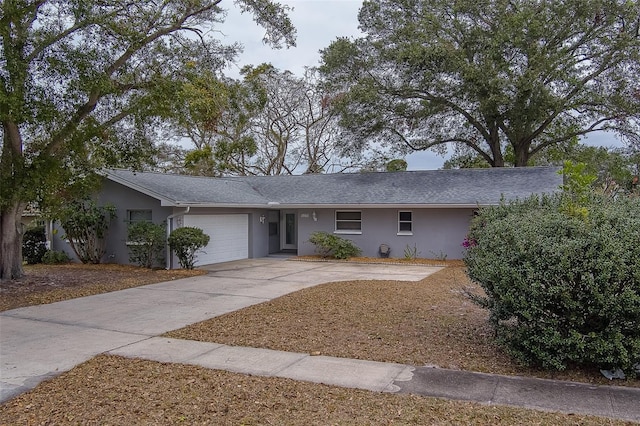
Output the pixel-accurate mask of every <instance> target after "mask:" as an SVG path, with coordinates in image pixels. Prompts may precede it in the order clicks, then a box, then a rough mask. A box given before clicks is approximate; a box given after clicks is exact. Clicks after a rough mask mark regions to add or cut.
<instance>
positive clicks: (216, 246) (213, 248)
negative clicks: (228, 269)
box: [184, 214, 249, 266]
mask: <svg viewBox="0 0 640 426" xmlns="http://www.w3.org/2000/svg"><path fill="white" fill-rule="evenodd" d="M184 226H192V227H196V228H200V229H202V230H203V231H204V233H205V234H207V235H209V237H210V240H209V244H208V245H207V246H206V247H205V248H204V249H202V251H201V252H198V253H197V259H196V266H200V265H209V264H211V263H220V262H229V261H232V260H240V259H247V258H248V257H249V215H248V214H220V215H187V216H185V217H184Z"/></svg>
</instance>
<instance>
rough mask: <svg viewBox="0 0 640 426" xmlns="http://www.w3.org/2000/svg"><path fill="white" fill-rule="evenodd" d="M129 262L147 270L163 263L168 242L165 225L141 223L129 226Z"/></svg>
mask: <svg viewBox="0 0 640 426" xmlns="http://www.w3.org/2000/svg"><path fill="white" fill-rule="evenodd" d="M127 232H128V236H127V247H128V248H129V261H130V262H132V263H135V264H138V265H140V266H142V267H145V268H152V267H153V265H154V264H155V263H158V262H161V261H162V258H163V256H162V254H163V250H164V248H165V243H166V241H167V237H166V228H165V225H164V224H161V225H160V224H156V223H153V222H147V221H141V222H133V223H130V224H129V225H128V226H127Z"/></svg>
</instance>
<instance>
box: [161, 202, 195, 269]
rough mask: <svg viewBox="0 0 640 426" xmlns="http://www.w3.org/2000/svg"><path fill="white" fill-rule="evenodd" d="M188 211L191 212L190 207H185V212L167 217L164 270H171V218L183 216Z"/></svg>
mask: <svg viewBox="0 0 640 426" xmlns="http://www.w3.org/2000/svg"><path fill="white" fill-rule="evenodd" d="M189 210H191V206H187V208H186V210H185V211H183V212H179V213H173V214H170V215H169V216H167V260H166V269H171V260H172V258H173V256H172V253H171V247H169V235H170V234H171V228H172V226H171V225H172V224H173V218H174V217H177V216H184V215H185V214H187V213H189Z"/></svg>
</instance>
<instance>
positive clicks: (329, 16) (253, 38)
mask: <svg viewBox="0 0 640 426" xmlns="http://www.w3.org/2000/svg"><path fill="white" fill-rule="evenodd" d="M225 3H226V5H225ZM279 3H281V4H285V5H288V6H290V7H291V8H292V9H293V10H291V11H290V12H289V17H290V19H291V22H292V23H293V25H294V26H295V28H296V30H297V38H296V47H292V48H289V49H284V48H283V49H280V50H274V49H273V48H271V47H270V46H268V45H265V44H263V43H262V37H263V35H264V29H262V28H261V27H259V26H258V25H257V24H255V23H254V22H253V20H252V16H251V14H249V13H245V14H242V13H240V10H239V9H238V8H237V7H236V6H235V5H234V4H233V2H231V1H228V2H223V3H222V6H223V7H226V8H227V9H228V15H227V19H226V20H225V22H224V24H223V25H222V26H221V27H220V28H221V33H220V35H219V37H220V39H221V40H222V41H223V42H225V43H228V44H231V43H234V42H240V43H241V44H242V45H243V46H244V51H243V53H241V54H240V55H239V56H238V61H237V63H236V64H235V65H234V66H232V67H231V68H229V69H228V70H227V72H226V74H227V75H229V76H230V77H235V78H238V77H239V70H240V69H241V68H242V67H243V66H244V65H258V64H260V63H263V62H268V63H271V64H273V65H274V66H275V67H276V68H278V69H280V70H283V71H284V70H289V71H291V72H293V73H294V74H296V75H299V76H301V75H302V73H303V72H304V68H305V67H306V66H316V65H318V64H319V61H320V53H319V51H320V50H321V49H324V48H326V47H328V46H329V45H330V44H331V42H332V41H333V40H335V39H336V38H337V37H350V38H353V37H360V36H362V33H361V32H360V30H359V29H358V11H359V10H360V7H361V6H362V0H279ZM584 142H585V143H586V144H589V145H596V146H598V145H601V146H607V147H621V146H623V145H622V143H621V142H620V141H619V140H618V139H617V138H616V137H615V135H613V134H607V133H603V132H599V133H595V134H592V135H591V136H590V137H589V138H587V139H586V140H585V141H584ZM405 159H406V160H407V163H408V170H430V169H438V168H441V167H442V165H443V163H444V161H445V160H446V159H447V157H443V156H440V155H438V154H436V153H434V152H431V151H420V152H416V153H413V154H410V155H408V156H407V157H405Z"/></svg>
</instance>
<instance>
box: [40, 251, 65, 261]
mask: <svg viewBox="0 0 640 426" xmlns="http://www.w3.org/2000/svg"><path fill="white" fill-rule="evenodd" d="M70 261H71V259H70V258H69V256H68V255H67V253H65V252H63V251H56V250H47V251H46V252H45V254H44V256H42V263H44V264H45V265H58V264H61V263H68V262H70Z"/></svg>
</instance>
